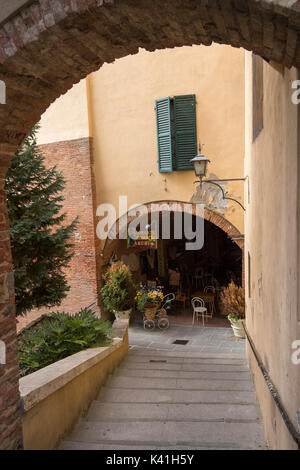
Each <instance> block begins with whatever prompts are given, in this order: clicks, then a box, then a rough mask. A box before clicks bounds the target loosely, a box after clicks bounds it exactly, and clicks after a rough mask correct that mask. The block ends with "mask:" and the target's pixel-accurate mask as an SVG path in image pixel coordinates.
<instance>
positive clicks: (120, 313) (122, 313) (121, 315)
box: [113, 308, 132, 320]
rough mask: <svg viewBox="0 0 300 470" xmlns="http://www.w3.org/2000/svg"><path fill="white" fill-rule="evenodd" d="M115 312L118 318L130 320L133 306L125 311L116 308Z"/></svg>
mask: <svg viewBox="0 0 300 470" xmlns="http://www.w3.org/2000/svg"><path fill="white" fill-rule="evenodd" d="M113 312H114V314H115V317H116V320H129V318H130V315H131V312H132V308H130V309H129V310H123V311H119V310H114V311H113Z"/></svg>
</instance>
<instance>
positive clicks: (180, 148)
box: [156, 95, 197, 172]
mask: <svg viewBox="0 0 300 470" xmlns="http://www.w3.org/2000/svg"><path fill="white" fill-rule="evenodd" d="M156 122H157V140H158V167H159V171H160V172H170V171H172V170H173V169H174V170H193V165H192V164H191V163H190V160H191V159H192V158H194V157H195V156H196V155H197V128H196V98H195V95H182V96H175V97H174V98H173V99H171V98H170V97H167V98H162V99H160V100H157V101H156Z"/></svg>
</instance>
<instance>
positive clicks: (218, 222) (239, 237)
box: [102, 200, 244, 265]
mask: <svg viewBox="0 0 300 470" xmlns="http://www.w3.org/2000/svg"><path fill="white" fill-rule="evenodd" d="M152 204H155V205H159V206H160V207H161V209H160V210H162V211H167V212H172V211H173V210H174V205H176V207H177V210H180V211H182V212H184V211H185V209H184V204H188V205H189V206H191V208H192V214H193V215H197V214H196V204H194V203H189V202H186V203H185V202H183V201H167V200H165V201H152V202H148V203H146V204H143V207H144V208H145V209H146V210H147V212H148V214H150V213H151V205H152ZM135 218H136V217H133V216H132V217H130V216H129V217H127V218H126V222H125V223H126V225H128V224H129V223H130V222H131V221H132V220H134V219H135ZM203 218H204V219H205V220H207V221H208V222H211V223H212V224H213V225H215V226H216V227H218V228H220V229H221V230H222V231H223V232H225V233H226V234H227V235H228V237H229V238H230V239H231V240H232V241H233V242H234V243H236V244H237V245H238V247H239V248H241V250H242V251H243V249H244V234H242V233H241V232H240V231H239V230H238V229H237V228H236V227H235V226H234V225H233V224H232V223H231V222H229V220H228V219H226V218H225V217H223V216H222V215H220V214H218V213H217V212H215V211H213V210H212V209H209V208H208V207H205V208H204V213H203ZM124 228H126V227H125V225H124V224H123V223H122V217H121V218H120V219H119V220H117V222H116V238H115V239H109V238H107V239H106V241H105V244H104V247H103V250H102V262H103V264H104V265H105V264H107V263H108V261H109V258H110V256H111V254H112V251H113V250H114V247H115V244H116V243H117V242H118V237H119V233H120V232H121V230H123V229H124Z"/></svg>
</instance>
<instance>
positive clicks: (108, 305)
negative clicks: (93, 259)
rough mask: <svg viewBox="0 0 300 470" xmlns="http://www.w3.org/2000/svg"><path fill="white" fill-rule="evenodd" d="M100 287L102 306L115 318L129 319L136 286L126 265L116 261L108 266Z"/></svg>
mask: <svg viewBox="0 0 300 470" xmlns="http://www.w3.org/2000/svg"><path fill="white" fill-rule="evenodd" d="M103 278H104V287H103V288H102V289H101V294H102V299H103V303H104V307H105V309H106V310H107V311H108V312H113V313H114V314H115V317H116V319H129V317H130V314H131V311H132V307H133V306H134V300H135V295H136V287H135V284H134V282H133V279H132V274H131V271H130V269H129V267H128V266H126V264H124V263H123V262H122V261H118V262H117V263H114V264H112V265H111V266H110V268H109V269H108V271H107V272H106V274H105V275H104V276H103Z"/></svg>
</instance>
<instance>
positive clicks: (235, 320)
mask: <svg viewBox="0 0 300 470" xmlns="http://www.w3.org/2000/svg"><path fill="white" fill-rule="evenodd" d="M220 300H221V303H222V306H223V309H224V313H225V314H226V315H227V318H228V320H229V321H230V323H231V327H232V329H233V333H234V335H235V336H237V337H238V338H245V330H244V326H243V325H244V319H245V291H244V289H243V287H240V286H237V285H236V284H235V283H234V282H233V281H231V282H230V284H229V285H228V286H227V287H223V289H222V291H221V295H220Z"/></svg>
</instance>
